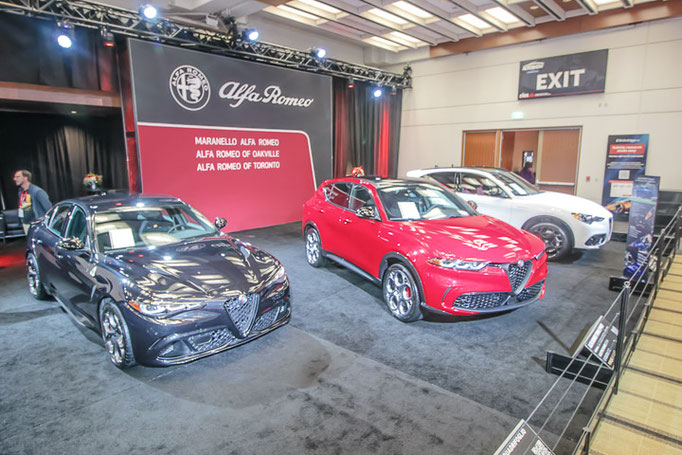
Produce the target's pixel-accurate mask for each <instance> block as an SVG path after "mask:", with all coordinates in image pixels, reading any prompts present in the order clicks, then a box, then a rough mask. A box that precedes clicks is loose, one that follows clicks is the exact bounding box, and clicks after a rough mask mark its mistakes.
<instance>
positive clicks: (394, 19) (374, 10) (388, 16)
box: [367, 8, 407, 25]
mask: <svg viewBox="0 0 682 455" xmlns="http://www.w3.org/2000/svg"><path fill="white" fill-rule="evenodd" d="M367 12H368V13H371V14H374V15H375V16H379V17H380V18H382V19H385V20H387V21H391V22H393V23H396V24H398V25H405V24H407V21H406V20H405V19H403V18H401V17H398V16H396V15H395V14H391V13H389V12H388V11H384V10H382V9H379V8H372V9H371V10H369V11H367Z"/></svg>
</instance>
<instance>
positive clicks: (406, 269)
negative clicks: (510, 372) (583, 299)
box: [303, 177, 547, 322]
mask: <svg viewBox="0 0 682 455" xmlns="http://www.w3.org/2000/svg"><path fill="white" fill-rule="evenodd" d="M303 234H304V236H305V248H306V255H307V259H308V263H309V264H310V265H312V266H313V267H320V266H322V265H324V264H325V262H326V260H327V259H329V260H332V261H334V262H336V263H338V264H340V265H342V266H345V267H347V268H349V269H351V270H353V271H355V272H357V273H359V274H360V275H362V276H364V277H365V278H367V279H369V280H371V281H372V282H374V283H376V284H378V285H381V287H382V289H383V296H384V300H385V302H386V305H387V306H388V309H389V311H390V312H391V314H393V316H395V317H396V318H397V319H399V320H401V321H403V322H411V321H415V320H417V319H419V318H420V317H421V316H422V309H427V310H431V311H435V312H440V313H446V314H451V315H474V314H479V313H492V312H499V311H507V310H511V309H514V308H518V307H520V306H523V305H527V304H529V303H531V302H533V301H535V300H537V299H541V298H542V297H544V294H545V278H546V276H547V255H546V254H545V244H544V243H543V242H542V240H540V239H539V238H537V237H535V236H534V235H532V234H530V233H528V232H526V231H522V230H520V229H517V228H515V227H512V226H510V225H509V224H507V223H505V222H503V221H500V220H498V219H496V218H492V217H489V216H485V215H480V214H478V213H477V212H476V211H475V210H474V209H472V208H471V207H470V206H469V205H468V204H467V203H466V202H464V201H463V200H462V199H460V198H459V197H458V196H457V195H455V194H454V193H453V192H451V191H449V190H448V189H446V188H444V187H442V186H440V185H434V184H431V183H428V182H426V181H422V180H396V179H381V178H374V177H372V178H369V177H368V178H364V177H362V178H352V177H348V178H340V179H333V180H328V181H326V182H324V183H323V184H322V185H321V186H320V188H318V190H317V191H316V192H315V195H314V196H313V197H312V198H311V199H310V200H308V202H306V203H305V206H304V214H303Z"/></svg>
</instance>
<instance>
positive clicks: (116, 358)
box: [100, 301, 135, 368]
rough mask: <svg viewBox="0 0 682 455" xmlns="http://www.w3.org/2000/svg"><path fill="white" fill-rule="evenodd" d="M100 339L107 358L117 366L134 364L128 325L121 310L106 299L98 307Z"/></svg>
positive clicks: (125, 366)
mask: <svg viewBox="0 0 682 455" xmlns="http://www.w3.org/2000/svg"><path fill="white" fill-rule="evenodd" d="M100 324H101V329H102V340H103V341H104V346H105V347H106V349H107V352H108V353H109V358H110V359H111V361H112V362H113V363H114V365H116V366H117V367H119V368H128V367H131V366H133V365H134V364H135V358H134V356H133V349H132V348H133V347H132V344H131V342H130V333H129V332H128V326H127V324H126V322H125V319H123V315H122V314H121V311H120V310H119V309H118V308H117V307H116V305H114V303H113V302H111V301H107V302H104V303H103V304H102V308H101V309H100Z"/></svg>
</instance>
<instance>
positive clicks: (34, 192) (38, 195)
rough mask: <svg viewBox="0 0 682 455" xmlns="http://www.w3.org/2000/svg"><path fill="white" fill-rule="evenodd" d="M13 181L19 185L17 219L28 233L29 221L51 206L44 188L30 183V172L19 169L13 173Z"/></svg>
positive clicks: (42, 213) (38, 216)
mask: <svg viewBox="0 0 682 455" xmlns="http://www.w3.org/2000/svg"><path fill="white" fill-rule="evenodd" d="M14 183H16V184H17V186H18V187H19V210H18V212H19V219H20V220H21V224H22V225H23V226H24V232H25V233H26V234H28V228H29V226H30V225H31V223H32V222H33V221H35V220H37V219H38V218H40V217H42V216H43V215H45V213H46V212H47V211H48V210H49V209H50V207H52V203H50V198H49V197H48V196H47V193H46V192H45V190H43V189H42V188H41V187H39V186H36V185H33V184H32V183H31V173H30V172H29V171H26V170H23V169H20V170H18V171H17V172H15V173H14Z"/></svg>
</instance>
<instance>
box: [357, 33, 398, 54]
mask: <svg viewBox="0 0 682 455" xmlns="http://www.w3.org/2000/svg"><path fill="white" fill-rule="evenodd" d="M362 41H364V42H365V43H367V44H371V45H372V46H376V47H380V48H382V49H386V50H389V51H393V52H397V51H401V50H404V49H408V48H407V47H404V46H399V45H397V44H396V43H393V42H391V41H388V40H387V39H384V38H381V37H379V36H372V37H370V38H365V39H363V40H362Z"/></svg>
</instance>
